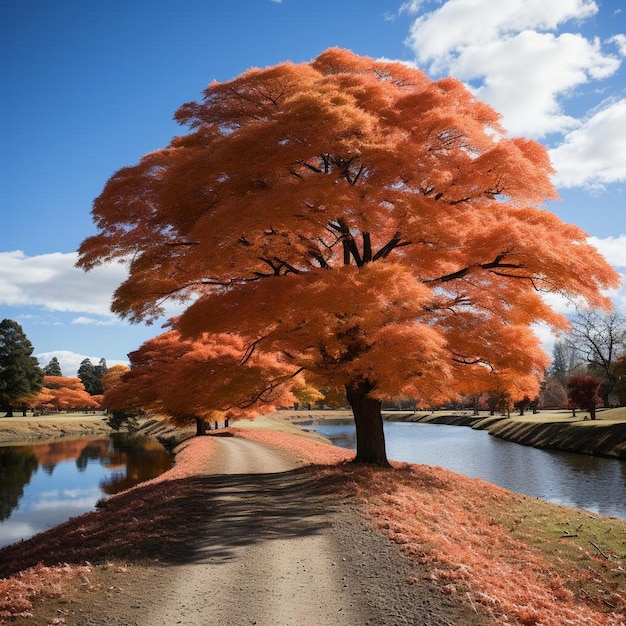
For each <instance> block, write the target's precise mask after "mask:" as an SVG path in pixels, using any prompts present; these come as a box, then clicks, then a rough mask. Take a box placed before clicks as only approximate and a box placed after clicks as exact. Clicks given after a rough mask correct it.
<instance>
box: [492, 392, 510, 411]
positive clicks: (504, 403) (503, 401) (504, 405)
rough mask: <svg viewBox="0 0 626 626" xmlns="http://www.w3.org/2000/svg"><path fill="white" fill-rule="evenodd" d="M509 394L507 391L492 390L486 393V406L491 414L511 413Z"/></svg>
mask: <svg viewBox="0 0 626 626" xmlns="http://www.w3.org/2000/svg"><path fill="white" fill-rule="evenodd" d="M511 405H512V402H511V394H510V393H509V392H508V391H501V390H494V391H490V392H489V393H488V394H487V406H488V407H489V412H490V413H491V415H495V414H496V413H500V414H501V415H509V414H510V413H511Z"/></svg>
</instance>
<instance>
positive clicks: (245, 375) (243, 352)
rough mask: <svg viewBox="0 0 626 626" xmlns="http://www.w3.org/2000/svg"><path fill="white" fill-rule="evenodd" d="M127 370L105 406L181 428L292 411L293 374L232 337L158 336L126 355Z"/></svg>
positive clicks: (295, 376)
mask: <svg viewBox="0 0 626 626" xmlns="http://www.w3.org/2000/svg"><path fill="white" fill-rule="evenodd" d="M129 358H130V361H131V364H132V368H131V369H130V370H129V371H127V372H126V373H124V374H123V375H122V376H121V378H120V379H119V380H118V381H117V382H116V384H114V385H113V386H112V387H111V388H109V389H107V391H106V393H105V398H104V406H105V407H107V408H110V409H114V408H116V409H124V408H136V407H141V408H143V409H147V410H151V411H153V412H156V413H159V414H164V415H167V416H170V417H171V418H172V419H173V421H175V422H178V423H181V424H184V423H187V422H189V421H193V420H194V419H195V418H202V419H204V420H207V421H209V420H210V421H221V420H223V419H224V418H232V417H251V416H253V415H255V414H257V413H258V412H259V411H261V410H265V411H272V410H274V409H275V407H276V406H282V405H291V404H293V402H294V400H295V398H294V396H293V395H292V393H291V392H290V387H289V386H288V385H287V383H289V385H290V386H298V385H299V386H303V385H304V383H303V382H302V381H299V379H298V372H297V370H296V369H295V368H294V367H293V366H290V365H287V364H285V363H284V362H282V361H281V360H279V359H278V358H276V357H275V356H274V355H271V354H267V353H261V352H259V353H257V352H250V351H247V346H246V343H245V341H243V339H242V338H241V337H238V336H236V335H229V334H222V335H212V336H207V335H204V336H202V337H200V338H199V339H197V340H190V339H186V340H185V339H182V338H181V337H180V334H179V333H178V332H177V331H173V330H172V331H169V332H166V333H163V334H161V335H159V336H157V337H155V338H153V339H150V340H149V341H147V342H146V343H144V344H143V345H142V346H141V347H140V348H139V349H138V350H136V351H135V352H132V353H131V354H130V355H129Z"/></svg>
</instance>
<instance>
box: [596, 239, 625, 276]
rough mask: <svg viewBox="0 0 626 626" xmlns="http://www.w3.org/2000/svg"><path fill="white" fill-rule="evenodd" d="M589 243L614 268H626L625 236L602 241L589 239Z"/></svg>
mask: <svg viewBox="0 0 626 626" xmlns="http://www.w3.org/2000/svg"><path fill="white" fill-rule="evenodd" d="M589 243H591V244H592V245H594V246H595V247H596V248H597V249H598V250H599V251H600V254H602V255H603V256H604V258H605V259H606V260H607V261H608V262H609V263H610V264H611V265H613V266H614V267H616V268H620V267H626V234H622V235H618V236H617V237H605V238H603V239H600V238H599V237H589Z"/></svg>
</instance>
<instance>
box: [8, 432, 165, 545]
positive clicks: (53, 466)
mask: <svg viewBox="0 0 626 626" xmlns="http://www.w3.org/2000/svg"><path fill="white" fill-rule="evenodd" d="M171 465H172V459H171V457H170V455H169V454H168V453H167V452H166V451H165V449H164V448H163V446H161V445H160V444H159V443H158V442H157V441H156V440H154V439H149V438H146V437H141V436H137V435H129V434H127V433H116V434H114V435H113V436H112V437H110V438H106V437H105V438H100V439H77V440H69V441H68V440H60V441H52V442H48V443H41V444H33V445H20V446H1V447H0V547H1V546H4V545H8V544H10V543H13V542H15V541H19V540H20V539H26V538H28V537H31V536H33V535H35V534H37V533H39V532H42V531H44V530H48V529H49V528H52V527H53V526H56V525H58V524H60V523H62V522H64V521H66V520H68V519H69V518H70V517H75V516H76V515H81V514H82V513H85V512H87V511H91V510H93V509H94V507H95V505H96V503H97V502H98V500H100V499H101V498H103V497H106V496H107V495H111V494H114V493H117V492H119V491H122V490H124V489H128V488H129V487H132V486H133V485H136V484H138V483H140V482H143V481H145V480H149V479H150V478H153V477H155V476H158V475H159V474H161V473H163V472H164V471H166V470H167V469H169V468H170V467H171Z"/></svg>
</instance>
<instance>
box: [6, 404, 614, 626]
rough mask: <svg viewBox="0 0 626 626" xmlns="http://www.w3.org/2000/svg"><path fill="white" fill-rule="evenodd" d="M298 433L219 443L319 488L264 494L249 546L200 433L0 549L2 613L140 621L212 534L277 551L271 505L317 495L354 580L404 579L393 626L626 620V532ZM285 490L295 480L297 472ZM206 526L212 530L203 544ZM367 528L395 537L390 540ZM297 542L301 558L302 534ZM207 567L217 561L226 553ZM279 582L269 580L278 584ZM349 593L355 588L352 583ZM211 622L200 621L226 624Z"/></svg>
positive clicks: (241, 433)
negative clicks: (365, 459) (246, 445)
mask: <svg viewBox="0 0 626 626" xmlns="http://www.w3.org/2000/svg"><path fill="white" fill-rule="evenodd" d="M253 424H254V425H253ZM261 426H263V428H261ZM293 428H294V426H293V424H290V423H289V419H286V416H284V415H280V416H278V417H271V416H266V417H264V418H263V419H262V420H260V421H257V422H239V423H236V427H235V428H231V429H228V430H227V431H218V432H217V433H214V434H219V435H222V436H230V437H237V438H245V439H252V440H253V441H256V442H258V443H261V444H263V445H264V446H269V447H272V448H275V449H282V450H285V452H286V453H288V454H290V455H293V456H295V457H296V459H297V460H298V461H299V462H300V463H302V464H303V465H304V467H303V469H302V470H300V473H299V474H298V476H300V478H298V479H297V482H298V484H299V485H302V484H305V485H308V487H307V488H306V489H305V490H304V491H302V490H300V489H298V490H296V491H293V490H291V491H290V490H289V489H287V490H285V489H283V488H281V489H271V490H270V489H268V488H267V486H266V485H262V486H261V488H260V491H259V494H260V495H259V497H260V498H261V499H262V501H263V502H265V506H266V507H268V506H269V509H268V511H269V513H268V514H267V519H266V521H265V522H264V523H262V524H260V525H259V523H258V521H259V513H258V509H257V508H255V507H256V505H255V506H254V507H252V509H253V510H252V512H251V515H252V518H253V521H254V520H256V522H255V523H256V525H255V526H254V533H253V534H252V535H251V536H250V537H249V538H247V536H246V537H242V535H241V532H240V531H241V527H240V526H237V530H236V532H234V531H233V528H232V525H233V523H235V522H237V523H238V524H240V523H241V519H242V518H241V511H242V509H241V508H240V506H244V505H245V506H248V499H249V497H250V492H249V489H247V490H245V491H244V496H245V497H244V499H243V500H241V503H239V499H236V502H235V501H234V500H233V497H234V494H232V493H230V492H229V494H230V495H229V498H230V500H229V506H230V507H231V508H232V507H235V508H233V509H232V510H233V518H232V521H224V520H221V519H216V520H214V519H213V516H214V515H216V514H218V513H219V512H220V507H217V508H215V507H213V506H212V505H211V494H213V493H214V490H215V489H216V488H218V487H219V484H218V483H219V480H221V479H219V471H220V466H219V463H217V465H215V464H214V467H213V468H212V471H213V472H218V476H216V477H215V478H214V479H211V478H210V477H209V476H208V475H207V467H208V465H209V464H210V463H211V459H212V458H213V457H214V455H215V447H216V446H215V444H216V443H217V442H218V441H219V440H218V439H216V438H215V437H200V438H192V439H191V440H189V441H186V442H185V443H184V444H182V445H181V446H179V448H178V454H177V463H176V466H175V468H174V469H173V470H171V471H170V472H168V473H166V474H164V475H162V476H161V477H159V478H158V479H154V480H153V481H149V482H148V483H145V484H143V485H139V486H137V487H135V488H133V489H132V490H129V491H127V492H124V493H122V494H119V495H117V496H115V497H113V498H111V499H110V500H109V501H108V504H107V506H105V507H104V508H102V509H101V510H100V511H98V512H94V513H89V514H86V515H83V516H80V517H78V518H75V519H73V520H70V521H69V522H67V523H66V524H63V525H61V526H59V527H57V528H55V529H52V530H50V531H49V532H46V533H42V534H41V535H38V536H37V537H34V538H32V539H30V540H28V541H25V542H21V543H19V544H15V545H13V546H9V547H7V548H5V549H3V550H0V576H1V575H4V576H7V575H9V576H10V578H7V579H5V580H0V600H2V601H3V602H4V605H2V604H0V611H2V610H4V611H7V613H5V616H7V617H8V612H9V611H12V612H13V614H15V613H21V614H22V616H21V617H18V616H16V617H13V618H10V620H11V621H10V623H11V624H14V625H15V626H25V625H26V624H28V625H29V626H47V625H48V624H66V625H67V626H72V625H78V624H81V626H85V624H105V623H106V624H107V625H109V626H110V625H111V624H114V625H115V626H118V624H119V625H121V624H129V623H135V621H133V619H134V618H133V616H134V615H137V614H138V611H139V609H140V608H141V607H149V606H151V603H152V602H154V601H156V600H159V599H160V600H162V598H163V593H162V591H165V590H158V589H156V587H155V584H154V583H155V581H159V580H162V579H163V577H164V576H167V573H168V572H170V573H172V574H173V575H176V571H178V569H179V567H180V564H181V563H180V559H181V555H183V556H184V555H185V554H187V551H188V550H189V548H190V546H194V545H196V544H197V540H198V539H200V538H201V537H202V536H203V533H206V532H209V533H210V536H211V537H214V539H215V541H227V540H228V539H229V538H231V540H232V541H236V542H237V543H239V542H241V541H242V540H243V541H245V542H247V541H254V542H259V541H267V542H272V541H273V540H274V537H275V535H276V533H278V532H281V529H283V526H284V524H282V523H280V524H279V525H278V526H276V517H275V515H276V507H275V506H274V507H272V506H270V505H271V502H270V503H268V502H267V499H268V498H271V497H273V494H276V495H277V496H278V495H280V496H281V498H282V501H283V503H284V504H289V505H292V504H293V505H295V504H296V503H298V502H300V503H301V504H302V505H305V504H306V503H307V502H310V501H311V498H312V497H313V496H314V497H315V498H316V501H318V500H317V499H319V498H321V499H327V501H328V505H329V506H331V507H340V508H341V509H342V511H343V512H344V513H345V514H346V515H348V517H346V518H345V519H346V521H348V522H349V523H350V524H354V525H353V526H352V525H350V526H348V527H346V537H352V539H353V542H352V546H351V547H350V549H349V550H347V548H346V550H347V551H346V552H344V553H343V554H342V555H341V556H342V559H345V561H346V562H350V563H355V564H357V563H358V568H357V569H358V572H357V571H355V574H356V575H357V576H358V577H359V579H362V580H364V581H367V580H370V579H371V580H373V581H378V580H380V578H379V577H380V576H381V575H382V573H383V572H384V573H385V575H386V576H390V578H389V579H388V582H387V583H385V584H384V585H379V586H380V587H381V589H382V592H383V593H382V596H381V599H382V600H383V601H385V600H386V599H385V593H387V589H388V586H392V587H394V588H396V589H399V590H401V597H399V598H398V600H397V602H386V604H382V605H381V606H380V607H378V610H380V611H381V615H382V616H383V617H382V618H381V619H379V620H378V621H375V623H376V624H377V625H378V626H380V625H383V624H384V625H386V626H392V625H393V626H395V625H396V624H397V625H398V626H399V625H400V624H406V623H411V622H410V621H409V622H407V621H406V620H405V619H404V617H402V619H400V617H398V616H396V615H395V613H394V607H395V606H404V605H406V606H408V607H410V608H409V611H410V612H411V611H412V614H413V616H414V617H415V619H418V620H419V621H420V623H424V624H441V623H448V624H459V625H461V624H463V625H464V626H465V625H467V624H472V623H474V624H503V623H507V624H512V625H513V624H531V623H532V624H536V623H541V624H543V625H544V626H560V625H562V624H563V623H568V624H572V625H578V626H583V625H587V624H597V625H607V626H608V625H611V626H618V625H619V626H623V625H624V624H625V623H626V621H625V620H626V617H625V611H626V597H625V595H624V592H623V590H624V583H625V580H626V579H625V574H624V572H625V571H626V522H624V521H620V520H616V519H614V518H607V517H603V516H599V515H595V514H590V513H587V512H585V511H580V510H578V509H573V508H570V507H563V506H557V505H551V504H548V503H545V502H541V501H537V500H535V499H533V498H528V497H525V496H520V495H519V494H516V493H513V492H510V491H507V490H505V489H502V488H499V487H495V486H493V485H489V484H488V483H485V482H483V481H481V480H476V479H469V478H466V477H463V476H460V475H458V474H454V473H453V472H450V471H447V470H443V469H441V468H433V467H428V466H419V465H410V464H394V469H393V470H382V469H379V468H373V467H364V466H357V465H354V464H351V463H347V464H346V463H342V462H341V460H342V459H348V458H350V457H351V456H352V455H351V453H349V452H348V451H346V450H341V449H339V448H336V447H334V446H330V445H326V444H323V443H321V442H320V441H318V440H316V439H315V438H314V437H310V436H309V437H303V436H301V435H300V434H297V435H296V434H293V431H292V430H291V429H293ZM229 456H230V455H228V456H227V457H224V458H223V459H222V461H221V463H224V462H226V461H227V459H228V458H229ZM216 461H219V459H216ZM312 464H313V465H312ZM239 476H240V478H239V479H238V480H243V484H244V485H248V488H249V487H250V485H252V481H253V480H254V479H253V478H252V477H248V478H244V477H243V476H241V475H239ZM284 478H287V476H285V477H284ZM218 479H219V480H218ZM276 480H283V478H282V474H281V475H278V476H277V478H276ZM301 480H304V483H302V482H301ZM215 481H217V482H215ZM313 488H314V489H313ZM353 515H356V516H359V518H360V520H361V521H359V522H357V521H356V520H357V518H355V517H353ZM296 519H300V518H299V517H298V518H296ZM282 521H283V522H284V520H282ZM213 522H215V523H213ZM200 528H204V529H205V530H204V531H203V533H200V535H199V534H198V533H199V529H200ZM367 528H374V529H377V532H378V533H381V534H382V535H384V536H386V537H387V538H388V539H389V540H391V543H387V544H381V543H380V542H378V541H377V540H376V538H375V535H370V534H369V532H370V531H369V530H367ZM355 529H358V532H356V530H355ZM260 531H263V533H264V534H263V535H262V536H261V535H259V532H260ZM211 545H213V543H211ZM290 545H292V547H293V549H294V550H295V554H297V550H298V545H299V543H298V537H297V535H296V536H294V537H293V538H292V541H291V542H290ZM392 545H393V546H395V548H394V549H395V550H396V551H397V554H398V555H399V556H400V557H401V559H402V560H403V561H402V562H403V563H404V565H402V567H399V566H398V567H397V565H398V564H397V563H396V562H395V560H393V559H395V558H396V557H393V559H392V560H391V561H386V560H385V559H386V557H383V553H385V554H386V551H387V550H388V549H389V547H390V546H392ZM342 562H343V561H342ZM59 563H61V564H62V563H65V564H66V565H61V566H59V565H58V564H59ZM203 563H204V565H203V567H205V568H211V567H213V565H212V561H211V559H208V560H203ZM37 564H40V565H37ZM388 565H389V566H388ZM31 566H32V568H31ZM355 567H356V565H355ZM407 567H408V568H409V569H408V570H407V569H406V568H407ZM394 568H396V569H394ZM394 573H395V577H396V578H395V581H394V582H392V579H393V576H394ZM55 575H56V576H57V578H56V579H55V578H54V576H55ZM271 579H272V573H271V572H268V575H267V577H266V579H265V580H271ZM46 581H49V583H50V584H48V585H46ZM248 582H249V581H248V579H247V578H246V577H245V576H243V577H242V578H241V580H240V582H239V584H240V585H244V586H245V587H246V589H248V587H247V584H248ZM262 583H263V584H264V585H265V584H267V583H266V582H264V581H262ZM346 584H348V588H350V585H351V584H352V582H351V581H347V583H346ZM157 586H158V585H157ZM218 586H219V584H218ZM249 592H250V593H256V592H255V591H254V590H253V589H249ZM155 593H158V594H160V595H159V598H153V596H154V594H155ZM167 593H170V592H169V591H167ZM207 593H209V594H210V590H208V589H207ZM144 594H145V595H144ZM216 596H217V597H219V596H220V594H219V593H218V594H216ZM364 597H368V596H364ZM420 598H430V602H431V605H432V603H433V598H435V599H436V600H437V601H436V602H435V603H434V604H435V605H436V606H439V603H440V602H446V603H447V604H448V605H449V606H450V605H454V606H456V607H457V608H456V610H457V611H460V612H461V614H462V615H463V618H461V619H450V618H449V617H448V618H447V619H446V620H445V621H442V620H441V619H440V620H439V621H437V619H432V618H433V616H432V615H430V614H429V613H428V606H427V605H422V604H420V602H421V601H422V600H420ZM11 603H12V604H11ZM180 606H181V609H182V604H181V605H180ZM85 616H88V618H86V617H85ZM198 619H199V620H200V621H199V622H198V624H200V623H202V624H204V625H206V624H207V623H211V622H210V621H206V620H205V621H202V616H200V615H199V616H198ZM0 621H1V617H0ZM137 623H143V622H137ZM184 623H188V624H191V623H192V622H188V621H185V622H184ZM193 623H195V622H193Z"/></svg>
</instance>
